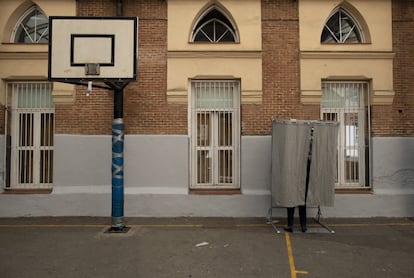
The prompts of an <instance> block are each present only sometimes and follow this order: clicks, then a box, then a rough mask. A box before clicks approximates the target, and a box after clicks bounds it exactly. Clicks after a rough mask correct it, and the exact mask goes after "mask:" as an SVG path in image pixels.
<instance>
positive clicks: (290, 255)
mask: <svg viewBox="0 0 414 278" xmlns="http://www.w3.org/2000/svg"><path fill="white" fill-rule="evenodd" d="M285 238H286V249H287V253H288V259H289V267H290V277H291V278H297V276H296V274H303V275H307V274H309V272H308V271H304V270H296V267H295V259H294V258H293V251H292V244H291V243H290V235H289V233H285Z"/></svg>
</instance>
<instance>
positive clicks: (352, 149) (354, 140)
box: [321, 82, 370, 187]
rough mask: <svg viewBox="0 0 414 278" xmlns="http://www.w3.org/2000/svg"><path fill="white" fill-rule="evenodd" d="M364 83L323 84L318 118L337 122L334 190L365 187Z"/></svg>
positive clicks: (366, 129)
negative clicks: (335, 185) (335, 184)
mask: <svg viewBox="0 0 414 278" xmlns="http://www.w3.org/2000/svg"><path fill="white" fill-rule="evenodd" d="M368 100H369V98H368V83H367V82H323V83H322V102H321V117H322V119H323V120H330V121H338V122H339V123H340V126H339V134H338V154H337V157H338V159H337V169H338V171H337V178H336V181H337V187H367V186H369V155H368V154H369V142H370V139H369V136H370V134H369V103H368Z"/></svg>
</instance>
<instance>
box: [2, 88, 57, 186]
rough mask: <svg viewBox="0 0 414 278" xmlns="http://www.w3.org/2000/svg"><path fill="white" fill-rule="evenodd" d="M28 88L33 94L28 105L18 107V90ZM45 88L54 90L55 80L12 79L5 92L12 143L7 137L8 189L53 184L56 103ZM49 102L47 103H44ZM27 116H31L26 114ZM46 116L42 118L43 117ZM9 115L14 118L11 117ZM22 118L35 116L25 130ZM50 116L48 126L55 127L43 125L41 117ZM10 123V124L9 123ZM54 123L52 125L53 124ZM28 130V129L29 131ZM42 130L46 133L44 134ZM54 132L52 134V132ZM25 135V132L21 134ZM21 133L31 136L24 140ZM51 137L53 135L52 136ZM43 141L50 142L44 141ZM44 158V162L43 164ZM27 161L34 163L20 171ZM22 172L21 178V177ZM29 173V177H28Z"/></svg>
mask: <svg viewBox="0 0 414 278" xmlns="http://www.w3.org/2000/svg"><path fill="white" fill-rule="evenodd" d="M19 90H25V92H24V93H27V94H29V93H30V97H29V98H28V99H27V100H25V101H26V104H27V107H18V106H19V104H18V102H19V99H18V96H17V94H18V93H17V91H19ZM44 91H49V92H50V94H51V93H52V83H48V82H9V83H8V84H7V93H6V103H7V108H6V138H8V137H11V140H10V146H8V142H7V140H5V141H6V142H5V150H6V152H5V153H7V152H8V150H7V149H8V148H10V162H9V165H7V161H5V165H6V167H10V169H9V171H8V173H10V174H8V175H9V176H8V177H7V178H6V180H8V181H9V182H8V183H7V182H5V184H4V188H5V189H51V188H52V186H53V152H54V147H53V136H54V135H53V132H54V130H55V128H54V123H55V121H54V112H55V109H54V105H53V101H49V100H50V99H49V100H48V99H46V98H45V97H48V98H49V97H51V95H50V96H47V94H46V93H44ZM43 104H46V105H43ZM26 116H28V117H26ZM42 116H43V117H42ZM9 117H11V118H10V119H9ZM21 117H23V118H26V119H28V118H29V119H32V121H33V122H32V124H31V125H30V126H25V128H27V129H26V130H23V129H22V128H21V126H20V121H19V119H20V118H21ZM47 117H49V122H48V124H49V125H48V127H49V128H51V129H52V130H51V131H50V130H45V128H44V129H42V128H41V121H42V118H43V120H45V118H47ZM7 123H10V127H9V126H7ZM50 123H52V125H50ZM27 130H29V131H27ZM42 132H43V134H42ZM50 132H52V134H51V133H50ZM22 134H24V135H22ZM28 134H29V135H28ZM22 136H26V137H27V136H30V137H31V138H30V139H21V137H22ZM50 136H51V137H50ZM41 138H43V140H44V142H46V141H47V144H42V140H41ZM22 140H25V141H31V143H30V144H22ZM24 152H26V153H31V154H30V158H29V159H28V160H26V161H23V160H24V159H22V153H24ZM41 161H43V163H44V164H43V165H42V164H41ZM26 163H27V164H29V165H31V166H32V167H29V169H27V170H23V171H22V170H21V169H22V167H23V168H25V167H26ZM19 175H20V177H19ZM28 176H30V177H28Z"/></svg>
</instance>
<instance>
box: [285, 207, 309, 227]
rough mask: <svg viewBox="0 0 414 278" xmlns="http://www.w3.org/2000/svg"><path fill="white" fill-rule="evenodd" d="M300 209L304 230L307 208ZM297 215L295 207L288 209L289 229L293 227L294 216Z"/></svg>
mask: <svg viewBox="0 0 414 278" xmlns="http://www.w3.org/2000/svg"><path fill="white" fill-rule="evenodd" d="M298 207H299V221H300V226H301V227H302V228H306V206H305V205H304V206H298ZM294 215H295V207H292V208H287V221H288V227H293V216H294Z"/></svg>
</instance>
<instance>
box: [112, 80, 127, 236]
mask: <svg viewBox="0 0 414 278" xmlns="http://www.w3.org/2000/svg"><path fill="white" fill-rule="evenodd" d="M123 88H124V86H121V87H118V86H114V120H113V123H112V167H111V168H112V169H111V171H112V214H111V215H112V227H111V228H110V231H112V232H126V231H125V223H124V220H123V217H124V130H125V127H124V119H123V97H124V90H123Z"/></svg>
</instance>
